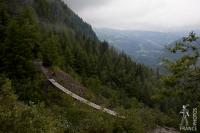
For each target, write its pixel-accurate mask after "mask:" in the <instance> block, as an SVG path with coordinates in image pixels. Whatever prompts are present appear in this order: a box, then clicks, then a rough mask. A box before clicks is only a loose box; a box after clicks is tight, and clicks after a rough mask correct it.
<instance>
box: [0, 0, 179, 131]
mask: <svg viewBox="0 0 200 133" xmlns="http://www.w3.org/2000/svg"><path fill="white" fill-rule="evenodd" d="M0 33H1V36H0V132H20V133H23V132H24V133H31V132H41V133H43V132H47V133H49V132H69V133H84V132H88V133H94V132H96V133H106V132H108V133H110V132H119V133H121V132H128V133H129V132H130V133H134V132H136V133H143V132H147V131H149V130H151V129H153V128H155V127H156V125H161V126H163V125H165V126H174V127H176V125H178V122H177V116H176V113H175V112H176V111H177V110H170V109H169V110H168V108H167V107H168V100H166V97H167V96H168V95H167V94H165V93H164V92H166V91H164V90H165V87H164V84H163V82H162V81H161V80H160V75H159V74H158V73H157V74H156V73H154V72H153V71H152V70H151V69H149V68H148V67H146V66H144V65H140V64H137V63H135V62H134V61H133V60H132V59H131V58H130V57H128V56H127V55H126V54H124V53H119V52H117V51H116V50H115V49H114V48H112V47H110V46H109V44H108V43H107V42H100V41H99V40H98V39H97V38H96V35H95V34H94V32H93V30H92V28H91V26H89V25H88V24H87V23H85V22H83V20H82V19H81V18H79V17H78V16H77V15H76V14H74V13H73V12H72V11H71V10H70V9H69V8H68V7H67V5H65V4H64V3H63V2H62V1H61V0H0ZM35 61H42V62H43V65H44V66H45V67H47V68H48V69H50V70H52V71H55V72H56V71H60V70H63V71H65V72H66V73H68V74H70V75H71V76H72V77H73V79H74V80H76V81H77V82H80V83H81V84H82V85H83V86H85V87H86V88H87V89H88V90H89V91H88V92H89V93H88V95H87V96H86V98H87V99H89V100H91V101H93V102H98V103H99V104H102V105H103V106H106V107H108V108H112V109H113V110H116V111H118V112H119V113H122V114H123V115H125V116H126V119H122V118H117V117H116V118H114V117H112V116H108V115H106V114H104V113H101V112H99V113H98V112H97V111H94V110H92V109H90V108H89V107H86V106H84V105H82V104H80V103H78V102H76V101H75V100H73V99H71V98H69V97H68V96H66V95H65V94H63V93H62V92H60V91H59V90H57V89H56V88H53V86H51V85H50V84H49V83H48V81H47V79H46V78H45V76H44V75H43V74H42V72H41V71H40V70H39V69H37V67H36V66H35V65H34V62H35ZM177 108H178V107H177ZM161 111H162V112H161ZM171 111H172V112H173V113H172V112H171Z"/></svg>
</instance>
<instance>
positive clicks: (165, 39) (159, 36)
mask: <svg viewBox="0 0 200 133" xmlns="http://www.w3.org/2000/svg"><path fill="white" fill-rule="evenodd" d="M95 32H96V34H97V36H98V37H99V38H100V40H106V41H108V42H109V43H110V44H111V45H113V46H114V47H116V48H117V49H119V50H120V51H124V52H125V53H127V54H128V55H130V56H131V57H133V58H134V59H135V60H136V61H137V62H139V63H143V64H146V65H149V66H151V67H153V68H154V67H156V66H157V63H158V61H159V57H160V55H161V53H162V49H164V46H165V45H168V44H170V43H172V42H174V41H175V40H177V39H179V38H180V37H181V35H180V34H178V33H177V34H175V33H162V32H151V31H131V30H130V31H127V30H113V29H95Z"/></svg>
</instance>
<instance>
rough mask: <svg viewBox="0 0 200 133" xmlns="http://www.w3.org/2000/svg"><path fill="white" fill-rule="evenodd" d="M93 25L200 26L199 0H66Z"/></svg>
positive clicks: (163, 28)
mask: <svg viewBox="0 0 200 133" xmlns="http://www.w3.org/2000/svg"><path fill="white" fill-rule="evenodd" d="M65 2H66V3H67V4H68V5H69V6H70V7H71V8H72V9H73V10H74V11H75V12H76V13H78V14H79V16H81V17H82V18H83V19H84V20H86V21H87V22H88V23H90V24H91V25H92V26H93V27H105V28H114V29H137V30H154V31H172V30H181V29H184V30H186V29H187V30H194V29H195V28H199V27H200V15H198V13H199V12H200V8H199V5H200V0H65Z"/></svg>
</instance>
